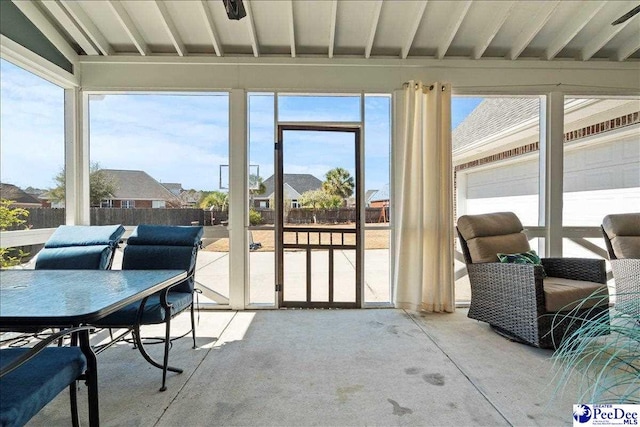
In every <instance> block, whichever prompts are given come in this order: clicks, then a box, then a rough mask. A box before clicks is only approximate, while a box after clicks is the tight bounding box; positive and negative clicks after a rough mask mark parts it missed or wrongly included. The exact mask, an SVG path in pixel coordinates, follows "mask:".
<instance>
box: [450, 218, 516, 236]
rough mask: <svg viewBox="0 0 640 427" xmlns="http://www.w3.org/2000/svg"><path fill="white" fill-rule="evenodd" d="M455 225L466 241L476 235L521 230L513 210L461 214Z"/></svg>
mask: <svg viewBox="0 0 640 427" xmlns="http://www.w3.org/2000/svg"><path fill="white" fill-rule="evenodd" d="M457 226H458V230H460V234H462V237H464V239H465V240H467V241H468V240H470V239H474V238H476V237H486V236H500V235H504V234H514V233H520V232H521V231H522V230H523V227H522V223H521V222H520V219H519V218H518V217H517V216H516V214H514V213H513V212H496V213H489V214H481V215H463V216H461V217H460V218H458V222H457Z"/></svg>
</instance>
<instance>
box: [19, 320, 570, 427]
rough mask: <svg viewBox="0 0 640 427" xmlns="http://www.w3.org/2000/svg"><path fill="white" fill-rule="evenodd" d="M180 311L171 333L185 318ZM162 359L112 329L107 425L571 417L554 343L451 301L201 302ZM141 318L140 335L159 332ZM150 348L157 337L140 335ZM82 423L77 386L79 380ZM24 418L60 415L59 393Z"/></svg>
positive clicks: (103, 363)
mask: <svg viewBox="0 0 640 427" xmlns="http://www.w3.org/2000/svg"><path fill="white" fill-rule="evenodd" d="M188 324H189V316H188V314H182V315H180V316H178V317H177V318H176V321H175V322H173V328H172V335H175V336H178V335H181V334H183V333H184V332H186V331H187V330H188ZM197 329H198V340H197V343H198V348H197V349H192V348H191V340H190V339H189V338H182V339H179V340H176V341H175V342H174V343H173V348H172V349H171V356H170V362H171V364H173V365H174V366H179V367H182V368H184V373H182V374H169V377H168V390H167V391H166V392H159V391H158V389H159V387H160V382H161V372H160V370H158V369H156V368H153V367H152V366H150V365H149V364H147V363H146V362H145V361H144V360H143V359H142V357H141V356H140V355H139V353H138V352H137V350H134V349H132V348H131V346H130V345H128V344H125V343H122V344H120V345H117V346H115V347H113V348H111V349H108V350H107V351H105V352H103V353H101V354H100V355H98V369H99V387H100V410H101V414H100V415H101V422H102V425H104V426H206V425H224V426H232V425H239V426H262V425H274V426H304V425H321V426H353V425H384V426H387V425H413V426H430V425H433V426H440V425H442V426H444V425H456V426H472V425H486V426H493V425H543V426H549V425H554V426H555V425H571V424H572V404H574V403H577V402H575V401H574V396H575V388H574V387H572V386H571V385H565V388H564V392H563V393H560V394H557V393H555V392H554V387H555V382H554V369H553V366H552V365H553V364H552V361H551V360H550V357H551V355H552V352H551V351H549V350H541V349H536V348H532V347H529V346H525V345H522V344H518V343H514V342H510V341H508V340H506V339H504V338H502V337H501V336H499V335H497V334H495V333H494V332H493V331H491V330H490V329H489V327H488V326H487V325H486V324H483V323H478V322H476V321H473V320H471V319H468V318H467V317H466V310H465V309H458V310H457V311H456V313H454V314H429V315H416V314H411V313H407V312H405V311H403V310H398V309H370V310H262V311H239V312H235V311H220V310H217V311H202V312H200V314H199V324H198V327H197ZM160 332H161V329H160V330H159V329H157V328H155V329H154V328H148V329H146V330H145V335H147V334H150V335H160ZM149 347H150V349H151V351H152V352H154V353H156V354H159V352H160V351H161V346H159V345H151V346H149ZM79 399H80V403H79V405H80V413H81V418H82V419H85V420H84V424H86V389H85V387H84V385H81V386H80V392H79ZM29 425H31V426H52V425H70V418H69V399H68V393H62V394H61V395H60V396H58V398H57V399H56V400H54V401H53V402H52V403H51V404H49V405H48V406H47V407H45V408H44V409H43V410H42V411H41V412H40V413H39V414H38V415H37V416H36V417H35V418H34V419H32V421H31V422H30V423H29Z"/></svg>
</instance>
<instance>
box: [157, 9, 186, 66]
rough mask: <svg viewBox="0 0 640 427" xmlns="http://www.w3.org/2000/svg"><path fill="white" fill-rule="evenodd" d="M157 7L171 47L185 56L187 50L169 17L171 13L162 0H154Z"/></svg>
mask: <svg viewBox="0 0 640 427" xmlns="http://www.w3.org/2000/svg"><path fill="white" fill-rule="evenodd" d="M153 3H154V4H155V5H156V7H157V8H158V12H160V16H161V17H162V19H161V23H162V26H163V27H164V29H165V30H166V32H167V35H168V36H169V38H170V39H171V43H172V44H173V47H175V48H176V52H178V55H180V56H185V55H186V54H187V50H186V49H185V47H184V43H183V42H182V37H180V34H179V33H178V29H177V28H176V25H175V24H174V23H173V19H172V18H171V14H170V13H169V10H168V9H167V5H165V4H164V2H163V1H162V0H155V1H154V2H153Z"/></svg>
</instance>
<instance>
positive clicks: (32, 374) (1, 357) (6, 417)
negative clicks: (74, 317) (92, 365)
mask: <svg viewBox="0 0 640 427" xmlns="http://www.w3.org/2000/svg"><path fill="white" fill-rule="evenodd" d="M29 350H30V349H29V348H4V349H0V366H2V367H4V366H6V365H8V364H9V363H11V361H13V360H14V359H16V358H18V357H20V356H21V355H23V354H24V353H26V352H27V351H29ZM86 367H87V361H86V358H85V356H84V354H82V351H81V350H80V348H78V347H47V348H45V349H43V350H42V352H41V353H39V354H37V355H36V356H35V357H34V358H33V359H31V360H29V361H27V362H25V363H24V364H23V365H22V366H20V367H19V368H17V369H16V370H14V371H12V372H10V373H8V374H6V375H4V376H3V377H2V378H0V396H2V398H1V399H0V425H2V426H21V425H24V424H25V423H26V422H27V421H29V420H30V419H31V418H32V417H33V416H34V415H35V414H37V413H38V411H40V409H42V408H43V407H44V406H45V405H46V404H47V403H49V402H50V401H51V400H53V399H54V398H55V397H56V396H57V395H58V394H60V392H61V391H63V390H65V389H66V388H67V387H68V386H69V384H71V383H73V381H75V380H76V379H77V378H78V377H79V376H80V375H81V374H82V373H83V372H84V371H85V369H86Z"/></svg>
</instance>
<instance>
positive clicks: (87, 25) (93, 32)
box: [60, 0, 114, 55]
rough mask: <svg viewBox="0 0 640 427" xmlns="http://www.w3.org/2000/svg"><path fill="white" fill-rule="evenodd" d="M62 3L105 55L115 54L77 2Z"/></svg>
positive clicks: (63, 1)
mask: <svg viewBox="0 0 640 427" xmlns="http://www.w3.org/2000/svg"><path fill="white" fill-rule="evenodd" d="M60 3H61V4H62V6H64V8H65V9H67V12H68V13H69V15H70V16H71V17H72V18H73V19H74V20H75V21H76V23H77V24H78V25H79V26H80V28H82V31H84V33H85V34H86V35H87V37H89V38H90V39H91V41H92V42H93V44H94V45H95V46H96V47H97V48H98V50H99V51H100V52H101V53H102V54H103V55H113V54H114V51H113V48H112V47H111V44H110V43H109V42H108V41H107V39H106V38H105V36H104V35H103V34H102V33H101V32H100V30H99V29H98V27H96V25H95V24H94V23H93V21H92V20H91V19H90V18H89V16H88V15H87V14H86V13H85V11H84V10H83V9H82V7H81V6H80V5H79V4H78V3H77V2H76V1H75V0H60Z"/></svg>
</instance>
